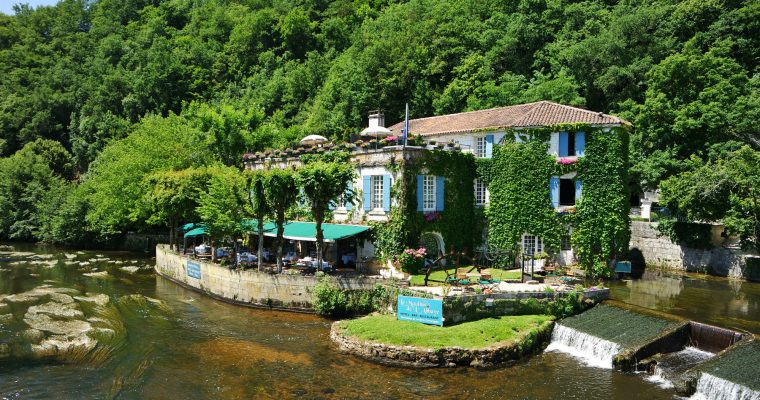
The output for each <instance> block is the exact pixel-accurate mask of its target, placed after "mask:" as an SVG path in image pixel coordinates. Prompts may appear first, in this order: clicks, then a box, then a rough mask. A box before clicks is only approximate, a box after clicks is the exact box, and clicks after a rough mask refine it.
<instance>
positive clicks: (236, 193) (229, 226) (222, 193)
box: [196, 167, 251, 261]
mask: <svg viewBox="0 0 760 400" xmlns="http://www.w3.org/2000/svg"><path fill="white" fill-rule="evenodd" d="M246 189H247V185H246V182H245V178H244V176H243V175H242V174H240V172H239V171H238V170H237V169H235V168H231V167H220V168H218V169H215V170H214V171H213V175H212V177H211V180H210V182H209V185H208V189H207V191H206V192H202V193H201V195H200V201H199V203H198V207H197V209H196V210H197V212H198V215H199V216H200V217H201V221H203V224H204V226H205V227H206V231H207V234H208V236H209V237H211V259H212V261H216V247H217V246H216V244H217V243H218V242H219V241H220V240H224V239H232V240H233V241H236V240H237V238H239V237H240V236H241V235H242V234H243V231H244V228H243V225H242V222H243V219H244V218H245V217H246V216H248V215H250V214H251V212H250V209H249V204H248V193H246ZM236 247H237V246H235V248H236ZM233 257H236V254H234V253H233Z"/></svg>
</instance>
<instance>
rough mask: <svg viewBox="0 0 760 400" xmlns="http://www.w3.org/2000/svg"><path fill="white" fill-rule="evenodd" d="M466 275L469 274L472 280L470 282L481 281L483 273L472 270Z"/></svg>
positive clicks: (468, 276) (468, 277)
mask: <svg viewBox="0 0 760 400" xmlns="http://www.w3.org/2000/svg"><path fill="white" fill-rule="evenodd" d="M466 276H467V279H469V280H470V282H479V281H480V277H481V276H482V275H481V274H480V273H477V272H470V273H468V274H466Z"/></svg>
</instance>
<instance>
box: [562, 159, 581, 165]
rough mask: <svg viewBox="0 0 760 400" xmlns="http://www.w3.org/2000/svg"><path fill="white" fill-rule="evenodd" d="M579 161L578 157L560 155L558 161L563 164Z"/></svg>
mask: <svg viewBox="0 0 760 400" xmlns="http://www.w3.org/2000/svg"><path fill="white" fill-rule="evenodd" d="M576 161H578V157H560V158H559V159H557V162H558V163H560V164H561V165H570V164H574V163H575V162H576Z"/></svg>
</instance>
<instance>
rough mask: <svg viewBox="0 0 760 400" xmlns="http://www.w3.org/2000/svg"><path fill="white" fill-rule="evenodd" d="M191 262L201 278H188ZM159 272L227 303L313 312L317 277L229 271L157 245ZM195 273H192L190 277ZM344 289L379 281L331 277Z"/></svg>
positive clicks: (157, 271) (363, 287) (362, 286)
mask: <svg viewBox="0 0 760 400" xmlns="http://www.w3.org/2000/svg"><path fill="white" fill-rule="evenodd" d="M188 261H189V262H191V263H196V264H198V265H199V267H200V268H199V271H200V278H195V277H192V276H191V275H188V270H187V265H188ZM155 268H156V273H158V274H159V275H161V276H163V277H165V278H168V279H170V280H172V281H174V282H176V283H179V284H181V285H183V286H185V287H188V288H191V289H195V290H198V291H201V292H204V293H206V294H208V295H209V296H212V297H214V298H217V299H220V300H224V301H227V302H232V303H237V304H242V305H247V306H254V307H266V308H278V309H287V310H296V311H306V312H312V311H313V303H314V299H313V295H312V294H313V292H314V286H315V285H316V284H317V282H318V281H319V278H317V277H314V276H302V275H284V274H269V273H260V272H258V271H255V270H248V271H243V270H239V269H229V268H227V267H223V266H220V265H218V264H214V263H211V262H208V261H201V260H194V259H193V260H191V259H190V258H188V257H185V256H182V255H180V254H179V253H177V252H175V251H172V250H169V248H168V246H166V245H158V246H156V267H155ZM192 273H193V272H192V271H191V274H192ZM327 279H333V280H334V282H335V284H336V285H337V286H338V287H340V288H341V289H345V290H362V289H372V288H374V287H375V283H377V282H378V280H377V279H371V278H346V277H332V276H330V277H328V278H327Z"/></svg>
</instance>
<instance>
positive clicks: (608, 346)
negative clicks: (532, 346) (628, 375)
mask: <svg viewBox="0 0 760 400" xmlns="http://www.w3.org/2000/svg"><path fill="white" fill-rule="evenodd" d="M546 351H559V352H562V353H567V354H570V355H571V356H573V357H576V358H579V359H581V360H582V361H584V362H585V363H586V364H588V365H590V366H592V367H598V368H607V369H611V368H612V359H613V358H614V357H615V355H616V354H617V353H618V352H620V345H618V344H617V343H613V342H610V341H609V340H604V339H601V338H598V337H596V336H592V335H589V334H587V333H583V332H580V331H577V330H575V329H573V328H568V327H566V326H562V325H560V324H555V325H554V330H553V331H552V341H551V343H549V346H548V347H547V348H546Z"/></svg>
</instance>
